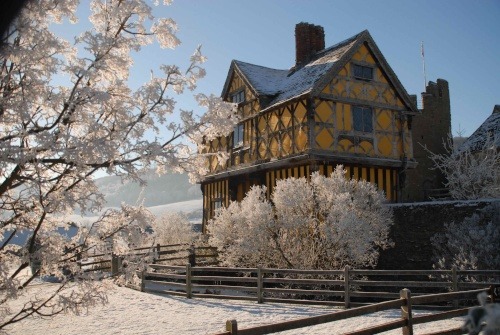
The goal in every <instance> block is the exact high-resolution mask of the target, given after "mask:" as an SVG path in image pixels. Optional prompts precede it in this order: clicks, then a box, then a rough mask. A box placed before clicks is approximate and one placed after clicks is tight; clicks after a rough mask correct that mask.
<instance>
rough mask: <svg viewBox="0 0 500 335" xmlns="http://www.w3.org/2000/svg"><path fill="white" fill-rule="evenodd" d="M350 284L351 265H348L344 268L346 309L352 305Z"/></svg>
mask: <svg viewBox="0 0 500 335" xmlns="http://www.w3.org/2000/svg"><path fill="white" fill-rule="evenodd" d="M349 286H350V284H349V265H346V267H345V268H344V307H345V308H346V309H348V308H350V307H351V296H350V290H349Z"/></svg>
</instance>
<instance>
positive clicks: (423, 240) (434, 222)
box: [377, 199, 500, 270]
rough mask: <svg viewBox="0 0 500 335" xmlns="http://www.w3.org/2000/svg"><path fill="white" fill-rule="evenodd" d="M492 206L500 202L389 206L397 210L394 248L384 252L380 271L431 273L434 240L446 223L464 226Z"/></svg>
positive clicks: (391, 234)
mask: <svg viewBox="0 0 500 335" xmlns="http://www.w3.org/2000/svg"><path fill="white" fill-rule="evenodd" d="M492 202H500V199H496V200H478V201H434V202H421V203H406V204H394V205H389V206H392V207H393V209H394V221H395V222H394V226H393V227H392V229H391V233H390V238H391V239H392V240H393V241H394V243H395V245H394V247H393V248H391V249H388V250H384V251H382V252H381V254H380V258H379V262H378V265H377V269H384V270H396V269H398V270H432V264H433V261H432V256H433V253H432V244H431V238H432V237H433V236H434V235H436V234H438V233H442V232H444V228H445V224H446V223H450V222H453V221H455V222H461V221H463V219H464V218H466V217H469V216H472V215H473V214H474V213H475V212H477V211H479V210H481V209H483V208H484V207H486V206H488V205H489V204H491V203H492ZM498 224H500V223H498Z"/></svg>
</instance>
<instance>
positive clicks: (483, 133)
mask: <svg viewBox="0 0 500 335" xmlns="http://www.w3.org/2000/svg"><path fill="white" fill-rule="evenodd" d="M487 140H491V141H493V145H494V146H495V147H496V148H499V147H500V105H495V108H493V113H491V115H490V116H489V117H488V118H487V119H486V120H485V121H484V122H483V124H481V125H480V126H479V128H477V129H476V131H475V132H474V133H473V134H472V135H471V136H470V137H469V138H468V139H467V140H465V142H464V143H462V145H461V146H460V147H459V149H458V150H459V151H465V150H467V149H469V150H471V151H473V152H474V151H479V150H481V149H482V148H483V146H484V143H485V142H486V141H487Z"/></svg>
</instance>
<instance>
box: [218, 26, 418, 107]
mask: <svg viewBox="0 0 500 335" xmlns="http://www.w3.org/2000/svg"><path fill="white" fill-rule="evenodd" d="M364 42H367V43H368V44H369V46H370V48H371V50H372V51H373V52H374V54H375V56H376V58H377V59H378V60H379V63H380V64H379V65H380V66H381V67H382V68H383V70H384V71H385V72H386V73H387V74H388V76H389V78H391V80H392V83H393V84H394V86H395V89H396V91H397V92H398V93H399V95H400V96H401V98H402V99H403V101H405V102H406V104H407V105H408V106H410V109H411V110H412V112H414V113H415V114H417V113H419V112H418V110H417V109H416V106H414V104H413V103H412V102H411V99H410V98H409V96H408V93H407V92H406V90H405V89H404V88H403V86H402V84H401V83H400V82H399V80H398V78H397V77H396V75H395V74H394V72H393V71H392V69H391V68H390V66H389V64H387V62H386V60H385V58H384V56H383V55H382V54H381V53H380V50H379V49H378V47H377V46H376V44H375V42H374V41H373V39H372V37H371V35H370V33H369V32H368V30H364V31H362V32H361V33H359V34H357V35H354V36H353V37H350V38H348V39H346V40H344V41H342V42H340V43H338V44H336V45H333V46H331V47H329V48H327V49H324V50H321V51H319V52H317V53H316V54H315V55H314V56H313V58H312V60H311V61H310V62H309V63H307V64H305V65H304V66H301V67H298V68H292V69H290V70H277V69H271V68H268V67H264V66H259V65H254V64H249V63H245V62H242V61H238V60H233V61H232V63H231V67H230V69H229V73H228V76H227V78H226V83H225V85H224V89H223V91H222V96H223V97H224V95H225V94H227V93H228V89H229V85H230V82H231V78H232V73H233V72H234V71H236V72H238V73H239V74H240V75H241V77H242V78H243V80H244V81H246V83H247V84H248V85H249V87H250V88H251V89H252V90H253V91H254V93H255V94H256V95H257V96H266V97H267V98H268V99H267V103H266V105H265V106H263V107H264V108H263V111H264V110H268V109H271V108H273V107H276V106H278V105H280V104H282V103H285V102H287V101H290V100H293V99H296V98H299V97H302V96H304V95H307V94H312V95H315V94H319V93H320V91H321V89H322V88H323V87H324V86H325V85H326V84H327V83H328V82H329V81H330V80H331V78H332V76H333V75H334V74H335V73H336V72H338V71H339V70H340V69H341V68H342V67H343V66H344V65H345V64H346V63H347V62H348V61H349V60H350V59H351V57H352V56H353V55H354V53H355V52H356V51H357V50H358V48H359V46H360V45H361V44H362V43H364Z"/></svg>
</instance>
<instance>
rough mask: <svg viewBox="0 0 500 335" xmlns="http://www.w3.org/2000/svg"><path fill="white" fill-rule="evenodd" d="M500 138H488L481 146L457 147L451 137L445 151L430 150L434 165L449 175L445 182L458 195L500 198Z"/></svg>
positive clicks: (458, 197)
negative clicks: (499, 144)
mask: <svg viewBox="0 0 500 335" xmlns="http://www.w3.org/2000/svg"><path fill="white" fill-rule="evenodd" d="M497 142H498V139H494V138H491V137H490V138H487V139H486V140H485V141H484V142H482V143H480V144H479V147H474V148H471V147H470V146H460V147H454V146H453V141H452V140H451V137H450V138H449V139H448V141H447V143H444V144H443V145H444V147H445V148H446V150H447V152H446V153H445V154H435V153H433V152H431V151H429V150H427V151H428V153H429V155H430V156H429V157H430V158H431V160H432V161H433V162H434V168H435V169H438V170H439V171H441V172H442V173H443V174H444V175H445V177H446V183H445V186H446V187H447V188H448V189H449V190H450V195H451V196H452V197H453V198H454V199H458V200H465V199H481V198H500V149H499V148H498V147H497V145H496V144H495V143H497Z"/></svg>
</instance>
